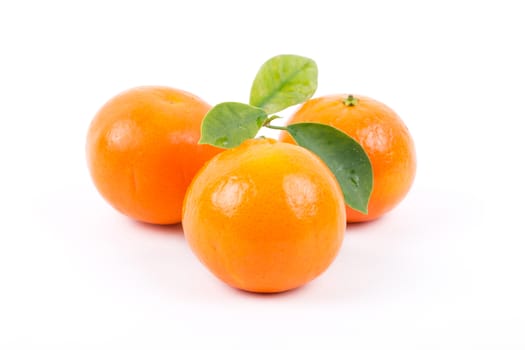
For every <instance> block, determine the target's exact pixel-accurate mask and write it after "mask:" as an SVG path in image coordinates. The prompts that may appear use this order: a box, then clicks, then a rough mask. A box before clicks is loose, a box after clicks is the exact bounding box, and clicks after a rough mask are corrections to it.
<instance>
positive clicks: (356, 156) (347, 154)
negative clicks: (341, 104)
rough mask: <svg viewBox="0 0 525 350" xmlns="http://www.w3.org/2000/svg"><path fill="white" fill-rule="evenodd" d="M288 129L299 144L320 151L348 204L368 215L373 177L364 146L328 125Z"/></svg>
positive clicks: (308, 124)
mask: <svg viewBox="0 0 525 350" xmlns="http://www.w3.org/2000/svg"><path fill="white" fill-rule="evenodd" d="M287 130H288V132H289V133H290V135H292V137H293V138H294V140H295V141H296V142H297V144H298V145H300V146H302V147H304V148H306V149H308V150H310V151H312V152H313V153H315V154H317V156H319V158H321V159H322V160H323V161H324V162H325V163H326V165H328V167H329V168H330V170H332V172H333V173H334V175H335V177H336V178H337V180H338V181H339V185H340V186H341V189H342V190H343V195H344V198H345V202H346V204H348V205H349V206H350V207H352V208H354V209H355V210H358V211H360V212H362V213H364V214H366V213H367V212H368V201H369V200H370V195H371V193H372V185H373V177H372V165H371V164H370V159H369V158H368V156H367V154H366V153H365V151H364V150H363V148H362V147H361V145H360V144H359V143H358V142H357V141H355V140H354V139H353V138H351V137H350V136H348V135H346V134H345V133H344V132H342V131H340V130H339V129H336V128H334V127H332V126H329V125H326V124H318V123H297V124H291V125H288V127H287Z"/></svg>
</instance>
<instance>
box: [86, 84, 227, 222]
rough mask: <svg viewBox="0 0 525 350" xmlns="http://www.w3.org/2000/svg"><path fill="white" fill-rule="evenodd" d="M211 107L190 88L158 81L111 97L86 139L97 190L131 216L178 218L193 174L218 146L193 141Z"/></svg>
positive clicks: (148, 219) (154, 219) (158, 219)
mask: <svg viewBox="0 0 525 350" xmlns="http://www.w3.org/2000/svg"><path fill="white" fill-rule="evenodd" d="M210 108H211V106H210V105H208V104H207V103H206V102H204V101H203V100H202V99H200V98H198V97H197V96H195V95H193V94H190V93H188V92H186V91H183V90H178V89H173V88H169V87H161V86H143V87H137V88H133V89H130V90H127V91H124V92H122V93H120V94H119V95H117V96H115V97H114V98H112V99H110V100H109V101H108V102H107V103H106V104H105V105H104V106H103V107H102V108H101V109H100V110H99V111H98V113H97V114H96V116H95V117H94V119H93V120H92V122H91V125H90V127H89V131H88V134H87V143H86V155H87V163H88V167H89V170H90V174H91V177H92V180H93V182H94V184H95V186H96V188H97V189H98V191H99V192H100V194H101V195H102V196H103V197H104V198H105V199H106V200H107V202H109V203H110V204H111V205H112V206H113V207H114V208H115V209H117V210H118V211H120V212H121V213H123V214H125V215H127V216H129V217H131V218H133V219H136V220H139V221H143V222H147V223H153V224H172V223H177V222H180V221H181V216H182V202H183V200H184V195H185V193H186V189H187V187H188V185H189V184H190V182H191V180H192V179H193V176H194V175H195V173H196V172H197V171H198V170H199V169H200V168H201V167H202V165H203V164H204V163H205V162H206V161H207V160H209V159H210V158H212V157H213V156H214V155H216V154H217V153H219V152H220V151H221V150H220V149H218V148H215V147H212V146H209V145H199V144H197V143H198V140H199V138H200V125H201V121H202V119H203V118H204V115H205V114H206V113H207V112H208V110H209V109H210Z"/></svg>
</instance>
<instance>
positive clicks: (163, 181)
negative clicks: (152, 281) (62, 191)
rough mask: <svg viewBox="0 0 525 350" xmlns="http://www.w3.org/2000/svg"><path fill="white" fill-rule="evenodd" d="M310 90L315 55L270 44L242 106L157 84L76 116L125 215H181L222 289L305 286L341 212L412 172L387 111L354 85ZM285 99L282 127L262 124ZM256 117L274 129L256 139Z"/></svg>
mask: <svg viewBox="0 0 525 350" xmlns="http://www.w3.org/2000/svg"><path fill="white" fill-rule="evenodd" d="M316 88H317V66H316V65H315V62H313V61H312V60H310V59H308V58H305V57H301V56H295V55H280V56H276V57H273V58H271V59H270V60H268V61H267V62H266V63H265V64H264V65H263V66H262V67H261V69H260V71H259V72H258V73H257V76H256V78H255V79H254V81H253V85H252V90H251V95H250V103H249V104H243V103H236V102H227V103H222V104H218V105H216V106H215V107H213V108H212V106H210V105H209V104H208V103H206V102H205V101H203V100H202V99H200V98H198V97H197V96H195V95H193V94H191V93H188V92H186V91H183V90H179V89H174V88H170V87H159V86H144V87H138V88H133V89H130V90H127V91H125V92H122V93H120V94H119V95H117V96H115V97H114V98H112V99H111V100H109V101H108V102H107V103H106V104H105V105H104V106H103V107H102V108H101V109H100V110H99V112H98V113H97V115H96V116H95V118H94V119H93V121H92V122H91V125H90V127H89V131H88V135H87V145H86V151H87V162H88V166H89V170H90V174H91V177H92V179H93V182H94V184H95V186H96V188H97V189H98V191H99V193H100V194H101V195H102V196H103V197H104V198H105V199H106V200H107V201H108V202H109V203H110V204H111V205H112V206H113V207H114V208H115V209H117V210H118V211H119V212H121V213H123V214H124V215H127V216H128V217H130V218H133V219H135V220H139V221H142V222H146V223H151V224H160V225H164V224H174V223H180V222H182V228H183V231H184V235H185V237H186V240H187V242H188V244H189V246H190V248H191V249H192V250H193V252H194V253H195V255H196V256H197V257H198V258H199V260H200V261H201V262H202V263H203V264H204V265H205V266H206V267H207V268H208V269H209V270H210V271H211V272H212V273H213V274H215V275H216V276H217V277H218V278H220V279H221V280H222V281H224V282H226V283H227V284H229V285H231V286H233V287H236V288H239V289H242V290H246V291H252V292H262V293H270V292H281V291H286V290H290V289H293V288H296V287H299V286H301V285H304V284H306V283H307V282H309V281H311V280H312V279H314V278H315V277H317V276H319V275H320V274H321V273H322V272H323V271H325V270H326V269H327V268H328V267H329V265H330V264H331V263H332V261H333V260H334V258H335V257H336V255H337V253H338V251H339V249H340V247H341V244H342V241H343V238H344V233H345V231H346V227H347V222H359V221H369V220H373V219H376V218H378V217H380V216H381V215H383V214H385V213H386V212H388V211H390V210H391V209H393V208H394V207H395V206H396V205H397V204H398V203H399V202H400V201H401V200H402V199H403V198H404V197H405V195H406V194H407V192H408V191H409V189H410V187H411V185H412V182H413V179H414V175H415V170H416V159H415V150H414V144H413V141H412V138H411V136H410V134H409V132H408V129H407V128H406V126H405V124H404V123H403V121H402V120H401V119H400V117H399V116H398V115H397V114H396V113H395V112H394V111H393V110H392V109H390V108H389V107H387V106H386V105H385V104H383V103H381V102H378V101H376V100H374V99H371V98H369V97H365V96H359V95H342V94H341V95H329V96H322V97H317V98H312V96H313V94H314V92H315V90H316ZM292 105H299V107H298V108H297V109H296V111H295V113H294V114H293V115H292V116H291V117H290V118H288V120H287V123H286V126H277V125H272V124H271V122H272V121H273V120H275V119H277V118H278V117H277V116H276V115H272V114H274V113H276V112H278V111H280V110H283V109H285V108H288V107H290V106H292ZM262 127H270V128H274V129H280V130H281V131H280V132H281V134H280V136H279V140H274V139H269V138H264V137H258V138H255V136H257V135H258V134H259V130H260V129H261V128H262ZM225 148H227V150H225Z"/></svg>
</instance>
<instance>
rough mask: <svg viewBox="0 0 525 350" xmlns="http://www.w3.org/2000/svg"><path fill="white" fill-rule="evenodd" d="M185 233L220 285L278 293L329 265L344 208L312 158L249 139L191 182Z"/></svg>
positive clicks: (342, 227)
mask: <svg viewBox="0 0 525 350" xmlns="http://www.w3.org/2000/svg"><path fill="white" fill-rule="evenodd" d="M182 225H183V229H184V234H185V237H186V239H187V241H188V243H189V245H190V247H191V249H192V250H193V252H194V253H195V254H196V255H197V257H198V258H199V259H200V261H201V262H202V263H203V264H204V265H205V266H206V267H208V269H209V270H210V271H211V272H212V273H213V274H215V275H216V276H217V277H218V278H220V279H221V280H222V281H224V282H226V283H227V284H229V285H231V286H233V287H236V288H239V289H242V290H246V291H251V292H262V293H270V292H282V291H286V290H289V289H293V288H296V287H299V286H301V285H304V284H305V283H307V282H309V281H311V280H312V279H314V278H315V277H317V276H319V275H320V274H321V273H322V272H323V271H325V270H326V269H327V268H328V266H329V265H330V264H331V262H332V261H333V260H334V258H335V257H336V255H337V253H338V251H339V249H340V246H341V243H342V240H343V236H344V232H345V229H346V221H345V205H344V199H343V195H342V192H341V189H340V187H339V185H338V183H337V180H336V179H335V177H334V175H333V174H332V173H331V172H330V170H329V169H328V168H327V167H326V165H325V164H324V163H323V162H322V161H321V160H320V159H319V158H318V157H317V156H315V155H314V154H313V153H311V152H310V151H308V150H306V149H304V148H301V147H299V146H296V145H292V144H287V143H282V142H277V141H275V140H271V139H251V140H247V141H245V142H243V143H242V144H241V145H240V146H239V147H236V148H232V149H230V150H227V151H225V152H223V153H221V154H219V155H218V156H216V157H214V158H213V159H212V160H211V161H210V162H208V163H207V164H206V165H205V166H204V167H203V168H202V169H201V171H200V172H199V173H198V174H197V175H196V177H195V179H194V181H193V182H192V184H191V185H190V187H189V189H188V193H187V195H186V198H185V202H184V210H183V219H182Z"/></svg>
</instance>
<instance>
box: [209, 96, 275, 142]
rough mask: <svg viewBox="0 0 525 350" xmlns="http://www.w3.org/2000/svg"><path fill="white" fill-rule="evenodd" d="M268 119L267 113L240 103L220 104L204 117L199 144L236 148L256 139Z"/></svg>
mask: <svg viewBox="0 0 525 350" xmlns="http://www.w3.org/2000/svg"><path fill="white" fill-rule="evenodd" d="M267 118H268V116H267V114H266V112H265V111H264V110H262V109H260V108H257V107H253V106H250V105H247V104H244V103H238V102H223V103H219V104H218V105H216V106H215V107H213V108H212V109H210V110H209V111H208V113H207V114H206V116H204V119H203V121H202V124H201V138H200V140H199V143H201V144H210V145H213V146H216V147H221V148H233V147H236V146H238V145H240V144H241V143H242V142H243V141H244V140H246V139H250V138H253V137H255V135H257V132H258V131H259V129H260V128H261V127H262V125H263V124H264V122H265V121H266V119H267Z"/></svg>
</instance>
